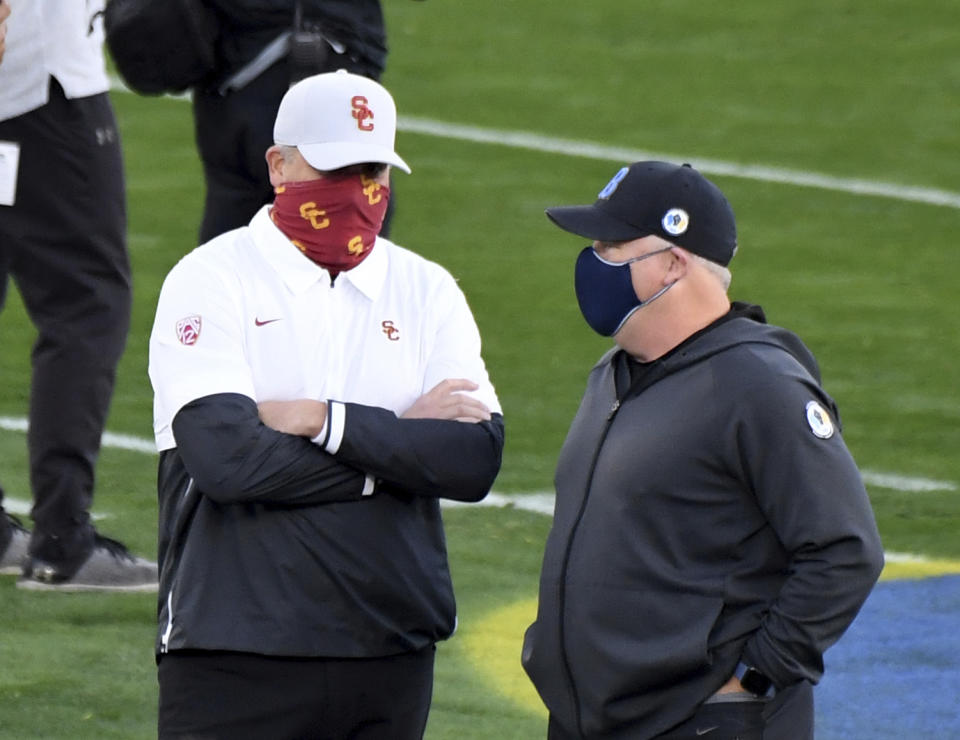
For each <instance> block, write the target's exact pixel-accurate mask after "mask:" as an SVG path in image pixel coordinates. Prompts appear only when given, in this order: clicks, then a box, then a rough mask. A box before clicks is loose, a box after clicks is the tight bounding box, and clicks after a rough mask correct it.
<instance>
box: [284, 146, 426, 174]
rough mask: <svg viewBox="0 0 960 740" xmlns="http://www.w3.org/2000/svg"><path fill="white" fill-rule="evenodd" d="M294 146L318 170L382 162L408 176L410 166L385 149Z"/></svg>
mask: <svg viewBox="0 0 960 740" xmlns="http://www.w3.org/2000/svg"><path fill="white" fill-rule="evenodd" d="M280 143H282V142H280ZM296 146H297V149H299V150H300V154H302V155H303V158H304V159H305V160H307V163H308V164H309V165H310V166H311V167H314V168H316V169H318V170H323V171H330V170H336V169H339V168H341V167H347V166H349V165H351V164H361V163H363V162H383V163H385V164H389V165H392V166H394V167H399V168H400V169H401V170H403V171H404V172H406V173H407V174H410V165H408V164H407V163H406V162H404V161H403V159H402V158H401V157H400V155H399V154H397V153H396V152H395V151H393V150H392V149H388V148H387V147H380V146H372V145H370V144H350V143H337V144H331V143H322V144H299V145H296Z"/></svg>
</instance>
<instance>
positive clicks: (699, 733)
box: [697, 725, 720, 737]
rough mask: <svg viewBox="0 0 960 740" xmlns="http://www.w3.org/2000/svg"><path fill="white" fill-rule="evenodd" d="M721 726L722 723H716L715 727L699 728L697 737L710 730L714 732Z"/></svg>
mask: <svg viewBox="0 0 960 740" xmlns="http://www.w3.org/2000/svg"><path fill="white" fill-rule="evenodd" d="M719 726H720V725H714V726H713V727H705V728H704V729H702V730H697V737H700V736H701V735H706V734H707V733H708V732H713V731H714V730H716V729H717V728H718V727H719Z"/></svg>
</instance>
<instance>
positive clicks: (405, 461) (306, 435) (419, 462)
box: [173, 380, 503, 505]
mask: <svg viewBox="0 0 960 740" xmlns="http://www.w3.org/2000/svg"><path fill="white" fill-rule="evenodd" d="M473 388H475V385H474V384H473V383H470V382H469V381H465V380H445V381H443V382H441V383H439V384H438V385H437V386H436V387H435V388H433V389H432V390H430V391H429V392H428V393H426V394H424V395H423V396H421V397H420V398H419V399H417V401H416V402H414V404H413V405H412V406H411V407H410V408H409V409H407V410H406V411H405V412H404V413H403V414H402V415H401V416H400V417H397V416H396V415H395V414H394V413H393V412H391V411H388V410H387V409H380V408H376V407H371V406H362V405H359V404H346V405H345V408H346V414H347V423H346V433H345V435H344V439H343V441H342V443H341V445H340V449H339V450H338V452H337V453H336V454H335V455H332V454H330V453H328V452H326V451H325V450H323V449H321V448H320V447H319V446H318V445H316V444H313V443H312V442H311V441H310V439H312V438H313V437H316V436H317V434H319V433H320V430H321V429H322V427H323V423H324V421H326V414H327V404H326V403H324V402H320V401H313V400H309V399H299V400H295V401H270V402H264V403H261V404H260V405H259V407H258V406H257V405H256V404H255V403H254V402H253V401H252V400H251V399H249V398H248V397H246V396H242V395H239V394H216V395H213V396H207V397H204V398H201V399H197V400H195V401H192V402H191V403H189V404H187V405H186V406H184V407H183V408H182V409H181V410H180V411H179V412H178V413H177V415H176V417H175V418H174V422H173V426H174V434H175V436H176V438H177V449H178V453H179V455H180V457H181V458H182V460H183V463H184V466H185V467H186V469H187V471H188V472H189V474H190V475H191V477H193V478H194V480H195V481H196V483H197V485H198V486H199V488H200V490H201V491H203V493H204V494H205V495H206V496H208V497H209V498H211V499H213V500H215V501H218V502H220V503H240V502H257V503H271V504H278V505H312V504H319V503H330V502H333V501H349V500H357V499H359V498H361V495H362V493H363V492H369V488H370V483H371V480H373V479H376V480H377V481H378V482H381V483H382V484H383V486H382V490H385V491H389V492H392V493H402V494H405V495H419V496H434V497H444V498H454V499H460V500H467V501H476V500H479V499H481V498H483V496H485V495H486V493H487V491H488V490H489V488H490V486H491V485H492V484H493V480H494V478H495V477H496V474H497V472H498V471H499V469H500V459H501V453H502V450H503V420H502V417H501V416H500V415H499V414H491V413H490V411H489V410H488V409H487V408H486V406H484V405H483V404H482V403H480V402H479V401H476V400H475V399H472V398H470V397H468V396H465V395H464V394H463V393H461V392H460V391H463V390H472V389H473Z"/></svg>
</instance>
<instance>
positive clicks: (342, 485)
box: [173, 393, 366, 505]
mask: <svg viewBox="0 0 960 740" xmlns="http://www.w3.org/2000/svg"><path fill="white" fill-rule="evenodd" d="M173 434H174V437H175V439H176V441H177V451H178V453H179V455H180V458H181V459H182V461H183V465H184V467H185V468H186V469H187V472H188V473H189V474H190V476H191V477H192V478H193V479H194V481H195V483H196V484H197V487H198V488H199V490H200V491H201V492H202V493H203V494H204V495H205V496H207V497H208V498H210V499H212V500H213V501H216V502H218V503H240V502H256V503H273V504H285V505H310V504H324V503H331V502H334V501H353V500H359V499H360V498H361V494H362V491H363V489H364V484H365V482H366V476H365V475H364V473H363V472H361V471H360V470H358V469H356V468H354V467H351V466H349V465H348V464H345V462H344V461H338V460H335V459H334V458H333V457H332V456H331V455H329V454H328V453H326V452H324V451H323V450H322V449H320V448H319V447H318V446H317V445H315V444H313V443H312V442H310V441H309V440H307V439H305V438H303V437H297V436H294V435H291V434H283V433H282V432H278V431H276V430H274V429H271V428H270V427H268V426H266V425H265V424H263V423H262V422H261V421H260V417H259V415H258V413H257V404H256V403H255V402H254V401H253V400H252V399H250V398H248V397H247V396H244V395H241V394H238V393H217V394H214V395H211V396H205V397H203V398H198V399H196V400H194V401H191V402H190V403H188V404H187V405H186V406H184V407H183V408H182V409H180V411H178V412H177V415H176V416H175V417H174V419H173Z"/></svg>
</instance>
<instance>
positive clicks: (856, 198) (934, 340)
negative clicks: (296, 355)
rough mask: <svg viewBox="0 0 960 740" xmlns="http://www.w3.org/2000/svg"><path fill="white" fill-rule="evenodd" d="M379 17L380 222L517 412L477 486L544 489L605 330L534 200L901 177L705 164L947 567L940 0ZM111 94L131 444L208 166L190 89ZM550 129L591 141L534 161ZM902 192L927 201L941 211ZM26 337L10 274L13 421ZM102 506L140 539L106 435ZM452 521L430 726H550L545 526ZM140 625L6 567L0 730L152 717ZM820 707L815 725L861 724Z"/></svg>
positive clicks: (959, 262)
mask: <svg viewBox="0 0 960 740" xmlns="http://www.w3.org/2000/svg"><path fill="white" fill-rule="evenodd" d="M385 11H386V14H387V20H388V32H389V36H390V46H391V54H390V58H389V61H388V72H387V75H386V77H385V80H384V81H385V83H386V84H387V86H388V87H390V88H391V90H392V91H393V92H394V95H395V97H396V100H397V103H398V107H399V110H400V114H401V119H402V120H403V118H404V117H407V118H408V119H409V120H410V123H409V125H407V126H406V127H405V129H406V130H403V131H402V132H401V134H400V135H399V140H398V151H399V152H400V153H401V155H402V156H403V157H404V158H405V159H406V160H407V161H408V162H409V163H410V164H411V165H412V167H413V170H414V173H413V175H411V176H406V175H404V174H403V173H397V174H396V175H395V177H394V191H395V193H396V197H397V214H396V217H395V221H394V224H393V234H392V236H393V238H394V239H395V240H396V241H397V242H399V243H401V244H403V245H405V246H409V247H411V248H413V249H415V250H417V251H419V252H421V253H422V254H424V255H426V256H428V257H430V258H432V259H436V260H437V261H439V262H441V263H443V264H444V265H445V266H447V267H448V268H449V269H450V270H451V271H452V272H453V273H454V275H455V276H456V277H457V278H458V279H459V280H460V284H461V285H462V287H463V289H464V290H465V292H466V294H467V296H468V299H469V300H470V303H471V306H472V307H473V310H474V313H475V315H476V318H477V321H478V323H479V324H480V328H481V332H482V334H483V337H484V354H485V357H486V360H487V364H488V366H489V368H490V372H491V375H492V377H493V380H494V383H495V384H496V386H497V389H498V391H499V394H500V398H501V401H502V403H503V406H504V411H505V415H506V420H507V446H506V450H505V456H504V465H503V470H502V472H501V474H500V477H499V478H498V480H497V483H496V486H495V490H496V491H497V492H499V493H506V494H524V493H533V492H543V491H550V490H551V488H552V475H553V467H554V463H555V459H556V455H557V452H558V450H559V447H560V444H561V443H562V441H563V437H564V434H565V431H566V428H567V425H568V423H569V421H570V419H571V418H572V416H573V413H574V411H575V409H576V406H577V403H578V401H579V398H580V394H581V392H582V388H583V383H584V380H585V377H586V373H587V371H588V369H589V367H590V366H591V365H592V364H593V362H594V361H595V360H596V358H597V357H598V356H599V355H600V354H601V353H602V352H603V351H604V349H605V348H606V347H607V346H608V343H607V341H606V340H603V339H601V338H599V337H597V336H595V335H593V334H592V333H591V331H590V330H589V328H588V327H587V326H586V325H585V324H584V322H583V321H582V319H581V318H580V315H579V312H578V310H577V307H576V301H575V299H574V296H573V289H572V282H573V278H572V275H573V272H572V271H573V261H574V259H575V256H576V254H577V251H578V249H579V248H580V247H581V246H582V245H581V244H580V243H579V242H578V241H577V240H576V238H574V237H571V236H570V235H568V234H565V233H563V232H561V231H559V230H557V229H556V228H555V227H553V226H551V225H550V224H549V222H548V221H547V219H546V218H545V217H544V215H543V209H544V208H545V207H547V206H550V205H558V204H568V203H585V202H591V201H592V200H593V199H594V197H595V195H596V193H597V191H598V190H599V189H600V188H601V187H602V186H603V184H605V183H606V182H607V180H608V179H609V178H610V176H611V175H612V174H613V173H614V172H615V171H616V170H617V169H618V168H619V167H620V166H621V165H622V164H624V163H626V162H625V161H621V160H620V159H617V156H616V155H614V154H604V152H610V151H611V150H613V149H615V148H616V149H619V150H621V151H623V152H626V153H629V152H648V153H651V154H655V155H658V156H663V157H671V158H675V159H677V160H680V161H688V162H691V163H692V164H694V165H695V166H698V165H699V166H701V167H703V168H704V169H705V170H706V171H707V172H708V173H711V172H729V171H730V168H723V167H721V166H720V165H722V164H724V163H726V164H730V165H743V166H756V167H768V168H779V169H781V170H788V171H790V172H794V173H814V174H818V175H823V176H827V177H829V178H834V179H835V180H864V181H870V182H874V183H882V184H886V185H888V186H890V192H891V196H890V197H879V196H875V195H874V196H867V195H860V194H855V193H852V192H848V191H847V190H843V189H835V188H832V187H808V186H801V185H798V184H790V183H783V182H780V183H777V182H772V181H770V180H768V179H756V178H752V177H740V176H732V175H729V174H727V175H725V174H711V178H712V179H713V180H714V181H715V182H717V183H718V184H719V185H720V186H721V188H723V189H724V191H725V192H726V193H727V195H728V197H729V199H730V201H731V202H732V204H733V206H734V209H735V211H736V213H737V216H738V223H739V233H740V245H741V247H740V252H739V254H738V255H737V257H736V258H735V260H734V261H733V263H732V265H731V266H732V269H733V272H734V282H733V287H732V290H731V294H732V297H733V298H735V299H739V300H749V301H753V302H757V303H760V304H761V305H763V306H764V308H765V309H766V311H767V315H768V318H769V320H770V321H771V322H772V323H776V324H780V325H783V326H787V327H789V328H791V329H793V330H795V331H796V332H798V333H799V334H800V336H801V337H803V338H804V339H805V340H806V342H807V343H808V345H809V346H810V347H811V349H812V350H813V351H814V352H815V353H816V354H817V356H818V358H819V360H820V363H821V367H822V371H823V377H824V384H825V386H826V388H827V390H828V391H829V392H830V393H831V394H832V395H833V396H834V397H835V398H836V399H837V401H838V403H839V406H840V410H841V412H842V418H843V423H844V434H845V438H846V439H847V442H848V444H849V446H850V448H851V450H852V452H853V453H854V456H855V457H856V459H857V461H858V463H859V464H860V466H861V468H862V469H863V470H864V471H865V474H867V480H868V483H869V486H868V487H869V489H870V493H871V497H872V499H873V502H874V505H875V508H876V512H877V517H878V520H879V524H880V529H881V533H882V535H883V537H884V542H885V544H886V547H887V548H888V550H891V551H896V552H908V553H914V554H917V555H920V556H923V557H926V558H930V559H939V560H947V561H960V537H958V536H957V533H958V531H960V494H958V491H957V487H958V485H960V456H958V454H957V453H958V450H960V391H958V379H960V373H958V370H957V365H956V362H957V358H958V357H960V311H958V310H957V303H956V299H957V284H958V274H960V256H958V255H960V252H958V243H957V239H958V235H960V156H958V152H960V57H958V56H957V49H958V48H960V30H958V29H960V4H957V3H955V2H948V1H947V0H916V1H915V2H912V3H909V4H907V3H902V2H893V0H876V1H875V2H871V3H867V2H863V1H860V2H856V1H854V0H834V1H833V2H826V1H825V0H813V2H809V3H804V4H796V3H779V2H774V3H769V2H762V0H745V1H744V2H741V3H736V4H722V5H721V4H709V3H694V2H692V0H674V1H673V2H665V1H651V2H643V3H624V2H621V1H620V0H597V1H596V2H592V3H578V4H574V3H569V4H567V3H547V2H544V1H542V0H499V2H496V3H480V2H477V1H476V0H464V1H463V2H458V3H445V2H439V0H432V1H431V2H425V3H419V2H410V1H409V0H387V2H386V3H385ZM113 100H114V104H115V107H116V110H117V114H118V118H119V120H120V125H121V130H122V136H123V141H124V148H125V154H126V164H127V178H128V193H129V219H130V227H129V245H130V252H131V257H132V260H133V265H134V276H135V306H134V315H133V328H132V331H131V334H130V338H129V342H128V347H127V351H126V354H125V356H124V359H123V361H122V364H121V367H120V372H119V380H118V386H117V391H116V396H115V398H114V403H113V407H112V412H111V416H110V420H109V429H110V431H112V432H117V433H122V434H127V435H135V436H137V437H142V438H149V437H150V434H151V402H152V396H151V391H150V387H149V383H148V380H147V376H146V355H147V340H148V335H149V329H150V325H151V322H152V318H153V309H154V306H155V302H156V297H157V294H158V292H159V288H160V284H161V281H162V279H163V277H164V275H165V274H166V272H167V270H169V268H170V267H171V266H172V265H173V264H174V263H175V262H176V261H177V260H178V259H179V258H180V256H182V255H183V254H184V253H186V252H187V251H188V250H190V249H191V248H192V247H193V246H195V234H196V231H197V225H198V222H199V215H200V208H201V202H202V195H203V183H202V180H201V177H200V170H199V164H198V161H197V156H196V151H195V148H194V144H193V138H192V121H191V117H190V107H189V104H188V103H186V102H184V101H182V100H176V99H172V98H162V99H156V98H141V97H137V96H135V95H132V94H128V93H122V92H118V93H115V94H114V96H113ZM414 119H415V121H414ZM424 120H426V121H428V122H444V123H450V124H460V125H462V126H472V127H478V128H481V129H484V130H486V131H493V132H508V131H512V132H515V131H522V132H527V133H529V134H532V135H534V136H532V137H530V139H529V140H528V146H527V147H519V146H505V145H501V144H497V143H478V142H475V141H467V140H464V139H462V138H451V137H449V136H442V137H441V136H437V135H433V134H428V133H422V132H420V133H418V132H415V131H414V130H413V128H414V122H417V123H420V124H422V123H423V121H424ZM416 128H417V130H418V131H421V130H422V129H423V126H417V127H416ZM537 137H539V138H537ZM492 138H493V139H494V140H497V139H500V140H503V141H506V139H507V136H506V134H504V133H494V135H493V137H492ZM557 139H563V140H569V141H579V142H591V143H593V144H596V145H598V149H595V153H594V155H593V156H585V155H582V154H581V155H578V154H562V153H556V152H554V153H551V152H549V151H544V149H549V148H551V146H553V144H555V143H556V142H555V140H557ZM602 147H606V148H607V149H602ZM621 159H622V157H621ZM704 163H709V164H710V166H707V165H705V164H704ZM711 168H712V169H711ZM830 182H833V181H830ZM909 188H927V189H936V190H938V191H946V193H947V194H948V195H949V197H948V198H947V200H951V198H952V201H951V202H952V205H932V204H928V203H923V202H917V200H915V199H911V197H910V191H909ZM950 194H952V195H950ZM0 217H2V214H0ZM33 336H34V333H33V329H32V327H31V326H30V324H29V321H28V320H27V318H26V316H25V314H24V312H23V309H22V306H21V304H20V302H19V299H18V297H17V295H16V293H15V292H12V294H11V295H10V296H9V299H8V302H7V306H6V308H5V310H4V312H3V314H2V316H0V379H2V382H0V417H3V419H4V420H6V421H7V424H6V426H7V427H12V426H15V424H13V422H12V421H10V420H18V419H22V418H23V417H25V415H26V409H27V394H28V380H29V359H28V358H29V351H30V345H31V342H32V340H33ZM24 445H25V437H24V435H23V434H22V432H19V431H15V430H13V429H9V428H8V429H3V428H0V481H2V484H3V486H4V488H5V489H6V491H7V493H8V496H9V497H11V498H13V499H18V500H21V501H26V500H28V499H29V488H28V485H27V477H26V452H25V449H24ZM884 476H899V477H900V478H901V479H903V480H902V481H901V482H900V483H897V482H896V481H895V480H894V481H892V482H891V479H890V478H889V477H884ZM924 483H926V484H927V485H926V488H928V489H930V490H914V489H922V488H924ZM94 509H95V511H96V512H98V513H100V514H102V515H103V516H104V518H103V519H101V520H100V522H99V526H100V528H101V529H102V531H103V532H104V533H106V534H108V535H110V536H116V537H119V538H121V539H123V540H124V541H125V542H127V543H128V544H129V545H130V546H131V547H132V548H133V549H135V550H136V551H138V552H140V553H143V554H152V553H153V552H154V549H155V543H156V531H155V528H156V493H155V460H154V458H153V457H151V456H150V455H149V454H144V453H142V452H135V451H129V450H122V449H116V448H112V447H108V448H105V449H104V451H103V453H102V456H101V463H100V467H99V481H98V491H97V497H96V500H95V506H94ZM445 518H446V521H447V527H448V539H449V546H450V551H451V559H452V568H453V573H454V579H455V582H456V587H457V594H458V601H459V606H460V610H459V611H460V628H459V631H458V634H457V635H456V636H455V637H454V638H453V639H452V640H450V641H449V642H448V643H445V644H443V645H442V646H441V647H440V650H439V660H438V667H437V681H436V691H435V700H434V708H433V712H432V714H431V720H430V724H429V726H428V732H427V737H428V738H429V740H446V739H448V738H450V739H453V738H456V739H457V740H462V739H463V738H471V739H473V738H477V739H479V740H487V739H489V740H502V739H504V738H517V739H519V740H526V739H527V738H537V737H542V736H543V735H544V727H545V723H544V720H543V714H542V710H540V709H538V708H537V706H536V702H535V700H533V698H532V695H531V693H530V692H531V689H530V688H529V686H528V685H526V683H525V682H524V679H523V676H522V671H521V669H520V667H519V646H520V639H521V631H522V629H523V628H524V627H525V623H524V622H523V620H524V617H525V615H527V614H529V611H528V609H529V600H530V599H531V598H533V597H534V596H535V593H536V580H537V571H538V568H539V559H540V555H541V552H542V547H543V542H544V540H545V537H546V533H547V529H548V527H549V518H548V517H546V516H542V515H539V514H535V513H531V512H527V511H522V510H519V509H517V508H509V507H508V508H497V509H495V508H477V507H474V508H456V509H449V510H447V513H446V515H445ZM948 568H949V566H948ZM955 572H960V568H958V569H957V571H955ZM531 616H532V615H531ZM154 618H155V604H154V599H153V598H152V597H151V596H148V595H123V596H110V597H108V596H100V595H66V594H36V593H28V592H23V591H20V590H18V589H16V588H15V587H14V581H13V579H12V578H3V579H2V580H0V738H2V739H3V740H7V739H10V740H19V739H20V738H34V737H36V738H124V739H129V738H149V737H152V736H155V717H156V681H155V673H154V664H153V656H152V649H153V635H154V630H155V625H154ZM828 664H829V653H828ZM882 664H883V661H882V659H880V658H878V661H877V665H878V666H882ZM826 719H827V721H826V723H825V724H826V725H827V726H826V728H825V729H824V731H822V732H821V733H820V734H818V738H826V740H839V739H840V738H844V737H855V736H849V735H841V734H835V732H834V733H833V734H831V733H832V732H833V731H831V730H830V727H829V718H826ZM891 731H892V732H893V733H894V734H891V735H890V737H897V736H898V735H897V734H896V730H895V728H894V729H893V730H891Z"/></svg>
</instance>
